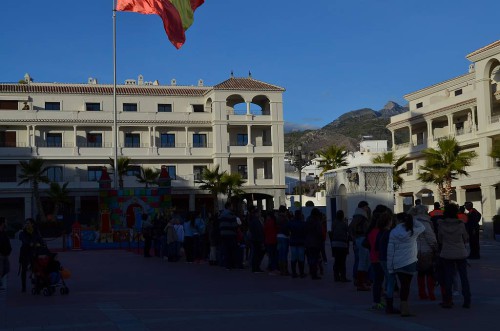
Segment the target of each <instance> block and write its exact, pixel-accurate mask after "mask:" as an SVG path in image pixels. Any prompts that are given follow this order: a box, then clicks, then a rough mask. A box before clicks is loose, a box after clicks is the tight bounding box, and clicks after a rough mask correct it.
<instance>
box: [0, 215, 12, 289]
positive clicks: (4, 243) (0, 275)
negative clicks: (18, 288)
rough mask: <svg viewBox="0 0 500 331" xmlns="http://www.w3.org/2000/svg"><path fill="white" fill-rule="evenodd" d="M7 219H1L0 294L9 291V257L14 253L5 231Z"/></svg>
mask: <svg viewBox="0 0 500 331" xmlns="http://www.w3.org/2000/svg"><path fill="white" fill-rule="evenodd" d="M6 226H7V224H6V220H5V217H0V292H3V291H5V290H7V274H8V273H9V272H10V261H9V256H10V253H11V252H12V246H11V245H10V239H9V237H8V236H7V232H6V231H5V228H6Z"/></svg>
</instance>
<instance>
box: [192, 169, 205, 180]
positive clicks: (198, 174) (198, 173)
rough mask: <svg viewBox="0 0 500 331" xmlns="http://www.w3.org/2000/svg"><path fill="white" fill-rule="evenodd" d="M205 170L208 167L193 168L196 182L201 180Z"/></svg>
mask: <svg viewBox="0 0 500 331" xmlns="http://www.w3.org/2000/svg"><path fill="white" fill-rule="evenodd" d="M205 169H207V167H206V166H193V174H194V180H201V179H202V175H203V171H205Z"/></svg>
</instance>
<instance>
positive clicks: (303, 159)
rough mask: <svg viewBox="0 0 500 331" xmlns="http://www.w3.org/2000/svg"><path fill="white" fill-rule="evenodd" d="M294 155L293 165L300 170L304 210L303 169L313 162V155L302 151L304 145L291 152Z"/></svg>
mask: <svg viewBox="0 0 500 331" xmlns="http://www.w3.org/2000/svg"><path fill="white" fill-rule="evenodd" d="M290 153H291V154H292V157H293V163H292V164H293V166H294V167H295V168H296V169H297V170H298V171H299V203H300V209H301V210H302V169H304V167H305V166H307V165H309V164H310V163H311V155H309V154H306V153H302V146H301V145H299V146H297V149H296V150H295V149H293V150H292V151H291V152H290Z"/></svg>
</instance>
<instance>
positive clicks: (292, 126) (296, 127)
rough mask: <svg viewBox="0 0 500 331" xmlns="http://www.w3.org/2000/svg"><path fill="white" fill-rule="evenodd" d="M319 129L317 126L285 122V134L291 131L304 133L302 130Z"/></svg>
mask: <svg viewBox="0 0 500 331" xmlns="http://www.w3.org/2000/svg"><path fill="white" fill-rule="evenodd" d="M319 128H320V127H319V126H317V125H313V124H309V123H292V122H285V132H292V131H304V130H316V129H319Z"/></svg>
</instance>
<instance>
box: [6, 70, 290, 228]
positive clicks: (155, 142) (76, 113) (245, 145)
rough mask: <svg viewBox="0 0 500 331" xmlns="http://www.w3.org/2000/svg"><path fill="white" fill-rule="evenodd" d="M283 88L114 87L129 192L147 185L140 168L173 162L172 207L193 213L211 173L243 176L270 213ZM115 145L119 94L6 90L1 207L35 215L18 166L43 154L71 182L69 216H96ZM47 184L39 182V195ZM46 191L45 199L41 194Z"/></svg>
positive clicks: (281, 174)
mask: <svg viewBox="0 0 500 331" xmlns="http://www.w3.org/2000/svg"><path fill="white" fill-rule="evenodd" d="M283 92H284V89H283V88H281V87H278V86H275V85H272V84H268V83H264V82H261V81H258V80H255V79H253V78H251V77H248V78H235V77H232V76H231V78H230V79H228V80H226V81H224V82H222V83H220V84H217V85H215V86H204V84H203V81H202V80H200V81H199V82H198V85H197V86H178V85H177V84H176V82H175V80H172V82H171V85H168V86H165V85H159V84H158V82H157V81H155V82H145V81H144V79H143V77H142V76H139V79H138V80H137V81H135V80H127V81H126V83H125V84H124V85H119V86H118V87H117V118H118V121H117V123H118V136H119V138H118V140H119V141H118V155H119V156H126V157H129V158H131V160H132V162H131V163H132V164H133V166H134V167H133V169H132V170H131V171H130V173H129V175H130V176H127V177H126V178H125V187H129V188H132V187H141V186H142V185H141V184H139V183H138V182H137V181H136V178H135V175H134V174H135V173H136V172H137V171H138V170H139V168H140V167H141V166H142V167H152V168H156V169H159V168H160V166H161V165H167V166H168V170H169V174H170V176H171V177H172V178H173V181H172V191H173V196H172V204H173V205H174V206H176V207H177V208H179V209H183V210H197V208H199V207H200V205H201V204H204V203H206V204H207V205H208V206H211V205H213V204H211V203H208V201H207V200H210V195H209V194H208V192H202V191H200V190H199V189H198V188H197V186H198V185H199V184H197V183H195V180H197V179H199V178H200V175H201V172H202V171H203V169H204V168H205V167H212V166H214V165H220V167H221V170H222V171H227V172H228V173H235V172H239V173H241V174H242V175H243V177H244V178H245V179H246V183H245V184H244V187H243V189H244V191H245V192H246V193H247V196H246V198H247V200H253V201H257V203H258V204H260V205H262V206H263V207H264V208H268V209H272V208H277V207H278V206H279V205H280V204H283V203H284V195H285V194H284V193H285V187H286V186H285V171H284V155H285V151H284V144H283V141H284V139H283V135H284V133H283V123H284V122H283V103H282V94H283ZM113 155H114V148H113V88H112V85H103V84H98V83H97V81H96V80H95V79H92V78H90V79H89V81H88V84H62V83H33V82H31V79H30V77H29V75H26V76H25V81H24V82H22V84H19V83H13V84H10V83H9V84H6V83H2V84H0V170H1V172H0V173H1V175H0V206H1V208H2V212H3V214H4V216H9V217H12V218H16V219H18V220H22V219H24V218H25V217H28V216H31V215H32V213H33V206H32V204H33V202H32V193H31V189H30V186H29V185H28V184H26V185H20V186H19V185H18V178H17V177H18V175H19V173H20V167H19V161H20V160H29V159H31V158H33V157H39V158H43V159H44V160H45V163H46V166H48V171H47V175H48V177H49V178H50V179H51V180H52V181H56V182H60V183H62V182H68V183H69V185H68V188H69V189H70V194H71V197H72V203H71V206H70V207H69V212H68V211H66V212H67V213H69V214H70V215H71V214H76V213H81V215H82V217H83V216H84V214H85V213H91V212H97V210H98V206H97V188H98V183H97V180H98V179H99V177H100V172H101V168H102V166H107V165H108V164H109V158H112V157H113ZM47 188H48V186H47V185H45V184H44V185H42V186H41V190H42V193H43V191H44V190H46V189H47ZM42 195H43V194H42Z"/></svg>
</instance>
